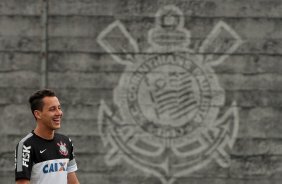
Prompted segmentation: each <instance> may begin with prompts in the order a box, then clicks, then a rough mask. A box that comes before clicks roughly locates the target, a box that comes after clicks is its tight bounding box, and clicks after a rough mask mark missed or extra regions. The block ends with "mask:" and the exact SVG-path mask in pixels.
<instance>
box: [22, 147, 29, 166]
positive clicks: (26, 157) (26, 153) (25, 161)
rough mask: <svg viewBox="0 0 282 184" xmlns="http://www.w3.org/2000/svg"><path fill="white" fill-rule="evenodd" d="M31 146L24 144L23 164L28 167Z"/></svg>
mask: <svg viewBox="0 0 282 184" xmlns="http://www.w3.org/2000/svg"><path fill="white" fill-rule="evenodd" d="M30 150H31V146H25V145H23V166H25V167H28V162H29V159H30Z"/></svg>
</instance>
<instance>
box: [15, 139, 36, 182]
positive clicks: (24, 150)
mask: <svg viewBox="0 0 282 184" xmlns="http://www.w3.org/2000/svg"><path fill="white" fill-rule="evenodd" d="M32 164H33V162H32V147H31V145H27V144H25V143H23V142H19V143H18V144H17V146H16V150H15V180H19V179H28V180H30V176H31V170H32Z"/></svg>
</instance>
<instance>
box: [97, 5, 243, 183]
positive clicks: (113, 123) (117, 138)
mask: <svg viewBox="0 0 282 184" xmlns="http://www.w3.org/2000/svg"><path fill="white" fill-rule="evenodd" d="M117 35H118V36H119V38H121V37H122V38H123V39H124V41H123V42H117V41H116V40H115V36H117ZM190 36H191V33H190V31H188V30H187V29H186V28H185V27H184V15H183V13H182V11H181V10H180V9H179V8H177V7H176V6H173V5H169V6H165V7H163V8H161V9H160V10H159V11H158V12H157V13H156V15H155V27H154V28H152V29H151V30H149V31H148V43H149V45H150V47H149V48H147V49H142V50H141V49H140V48H139V46H138V44H137V42H136V41H135V40H134V39H133V37H132V36H131V34H130V33H129V32H128V31H127V30H126V28H125V26H124V25H123V24H122V23H121V22H120V21H115V22H114V23H112V24H110V25H109V26H108V27H107V28H106V29H104V30H103V31H102V32H101V33H100V35H99V37H98V38H97V41H98V43H99V44H100V45H101V47H102V48H103V49H105V50H106V51H107V52H108V53H109V54H110V55H111V56H112V58H113V59H114V61H116V62H118V63H120V64H122V65H124V66H125V70H124V72H123V74H122V75H121V77H120V80H119V83H118V85H117V86H116V87H115V89H114V91H113V99H114V104H115V105H116V107H117V109H118V110H113V109H111V108H110V107H109V106H108V105H107V104H106V103H105V101H104V100H101V106H100V109H99V117H98V122H99V131H100V134H101V138H102V140H103V143H104V145H105V146H107V149H108V154H107V155H106V156H105V162H106V163H107V164H108V165H110V166H111V165H115V164H117V163H120V162H122V161H125V162H126V163H127V164H129V165H131V166H134V167H136V168H138V169H140V170H142V171H144V172H147V173H150V174H153V175H154V176H156V177H158V178H159V179H160V180H161V181H162V183H164V184H167V183H173V182H174V181H175V180H176V179H177V177H181V176H187V175H188V174H191V173H192V172H195V171H197V170H199V169H201V168H203V167H204V166H206V165H207V164H209V163H210V162H216V163H218V164H219V165H220V166H222V167H228V166H229V162H230V158H229V152H230V150H231V149H232V147H233V145H234V142H235V139H236V136H237V133H238V126H239V119H238V109H237V107H236V102H235V101H234V102H233V103H232V104H230V106H229V107H227V108H226V104H225V90H224V89H223V88H222V87H221V86H220V83H219V80H218V77H217V75H216V73H215V72H214V70H213V67H214V66H216V65H219V64H221V63H223V62H224V61H225V60H226V58H227V57H228V55H229V54H232V53H233V52H234V51H235V50H236V49H237V48H238V47H239V46H240V45H241V44H242V40H241V38H240V37H239V36H238V34H237V33H236V32H235V31H234V30H233V29H232V28H231V27H230V26H228V25H227V24H226V23H225V22H222V21H220V22H218V23H217V24H216V25H215V27H214V28H213V29H212V31H211V32H210V33H209V34H208V36H207V37H206V39H205V40H204V41H203V43H202V45H201V46H200V48H199V49H198V50H193V49H191V48H189V45H190ZM140 53H142V54H140ZM219 53H220V54H219ZM222 53H223V54H222Z"/></svg>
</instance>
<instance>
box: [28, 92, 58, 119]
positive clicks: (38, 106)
mask: <svg viewBox="0 0 282 184" xmlns="http://www.w3.org/2000/svg"><path fill="white" fill-rule="evenodd" d="M54 96H56V94H55V92H54V91H52V90H50V89H43V90H38V91H36V92H35V93H33V94H32V95H31V96H30V97H29V100H28V101H29V104H30V109H31V112H32V114H33V115H34V113H33V112H34V111H35V110H40V111H42V109H43V105H44V104H43V100H42V99H43V98H44V97H54Z"/></svg>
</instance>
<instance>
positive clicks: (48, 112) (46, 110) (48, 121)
mask: <svg viewBox="0 0 282 184" xmlns="http://www.w3.org/2000/svg"><path fill="white" fill-rule="evenodd" d="M42 100H43V104H44V105H43V109H42V111H39V115H40V117H39V118H38V120H39V121H40V122H41V123H43V125H44V126H45V127H46V128H48V129H51V130H56V129H59V128H60V127H61V118H62V116H63V112H62V110H61V105H60V102H59V100H58V98H57V97H44V98H43V99H42Z"/></svg>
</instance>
